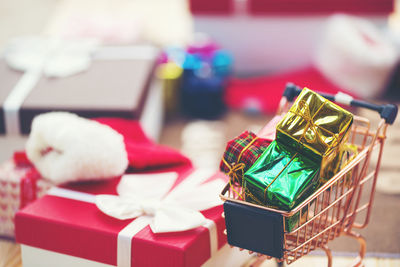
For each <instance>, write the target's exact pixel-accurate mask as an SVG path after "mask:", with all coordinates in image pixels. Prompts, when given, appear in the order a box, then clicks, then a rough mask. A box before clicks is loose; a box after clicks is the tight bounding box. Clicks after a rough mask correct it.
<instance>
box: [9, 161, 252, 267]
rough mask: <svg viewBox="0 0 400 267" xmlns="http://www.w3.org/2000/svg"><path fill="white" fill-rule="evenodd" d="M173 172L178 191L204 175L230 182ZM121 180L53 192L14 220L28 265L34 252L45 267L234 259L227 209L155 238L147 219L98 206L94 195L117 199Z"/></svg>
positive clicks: (194, 263)
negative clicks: (228, 243)
mask: <svg viewBox="0 0 400 267" xmlns="http://www.w3.org/2000/svg"><path fill="white" fill-rule="evenodd" d="M172 171H175V172H177V173H178V178H177V179H176V181H175V183H174V186H173V188H178V187H179V186H181V185H182V184H185V183H186V184H188V183H190V181H192V180H193V178H196V177H197V178H199V177H203V178H201V179H202V181H203V182H206V183H207V182H209V181H212V180H214V179H226V177H225V176H224V175H222V174H214V175H212V176H211V178H207V177H210V175H209V174H210V173H209V172H208V174H207V173H204V172H202V171H200V170H195V171H193V170H192V169H190V168H188V167H180V168H174V169H172ZM197 178H196V179H197ZM204 178H207V179H204ZM123 179H124V178H123ZM119 182H120V178H115V179H112V180H107V181H102V182H96V183H86V184H79V185H69V186H67V187H63V188H53V189H51V190H50V191H49V194H47V195H45V196H44V197H42V198H41V199H39V200H37V201H35V202H34V203H32V204H30V205H29V206H27V207H26V208H24V209H22V210H20V211H19V212H18V213H17V215H16V220H15V222H16V240H17V242H19V243H21V244H22V256H23V258H22V260H23V263H24V265H25V266H35V264H37V261H38V258H37V257H35V253H38V254H37V255H48V257H47V256H46V257H43V259H40V261H41V262H42V264H43V265H42V264H41V266H51V261H52V260H55V259H58V260H63V259H64V260H66V262H70V263H71V264H72V262H74V263H79V264H84V263H88V264H89V265H87V266H200V265H203V264H206V263H208V264H211V266H217V262H220V261H218V260H217V261H215V257H218V255H220V256H219V257H228V256H229V255H230V256H232V252H231V251H230V249H228V248H225V247H224V246H226V237H225V235H224V233H223V230H224V229H225V223H224V219H223V218H222V217H221V213H222V211H223V208H222V205H219V206H216V207H213V208H210V209H207V210H204V211H201V213H202V214H203V215H204V217H205V218H206V219H207V223H206V224H205V225H204V226H200V227H197V228H195V229H192V230H187V231H182V232H170V233H157V234H155V233H153V232H152V230H151V228H150V226H149V222H150V221H151V219H149V216H148V215H145V216H140V217H138V218H136V219H133V220H132V219H128V220H118V219H115V218H112V217H109V216H107V215H105V214H103V213H102V212H101V211H100V210H99V209H98V208H97V206H96V204H95V203H94V202H95V200H94V199H95V198H96V197H95V195H99V194H112V195H116V194H117V193H116V192H117V191H116V187H117V184H118V183H119ZM148 190H152V188H149V189H148ZM221 204H222V203H221ZM223 247H224V249H223V250H220V249H221V248H223ZM227 249H228V250H229V251H228V254H227V252H226V250H227ZM219 250H220V251H219ZM223 251H225V252H223ZM235 253H238V252H235ZM221 255H222V256H221ZM246 259H248V255H244V254H241V255H239V256H236V260H235V262H234V264H235V265H236V264H238V265H239V264H241V263H243V261H244V260H246ZM34 261H36V263H35V262H34ZM210 262H211V263H210ZM57 265H58V262H57Z"/></svg>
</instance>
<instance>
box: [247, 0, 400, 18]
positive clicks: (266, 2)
mask: <svg viewBox="0 0 400 267" xmlns="http://www.w3.org/2000/svg"><path fill="white" fill-rule="evenodd" d="M248 10H249V12H250V13H252V14H257V15H263V14H301V13H303V14H332V13H335V12H346V13H352V14H374V15H378V14H388V13H391V12H393V10H394V1H393V0H324V1H321V0H302V1H300V0H248Z"/></svg>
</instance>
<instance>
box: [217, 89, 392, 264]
mask: <svg viewBox="0 0 400 267" xmlns="http://www.w3.org/2000/svg"><path fill="white" fill-rule="evenodd" d="M300 92H301V89H300V88H298V87H297V86H295V85H293V84H288V85H287V86H286V89H285V92H284V95H283V97H282V100H281V103H280V107H279V110H278V114H281V113H284V112H286V111H287V110H288V108H289V106H290V103H292V102H293V100H294V98H296V96H297V95H298V94H299V93H300ZM321 95H322V96H324V97H325V98H327V99H329V100H331V101H334V102H337V103H339V104H347V105H350V106H354V107H362V108H368V109H371V110H374V111H377V112H378V113H379V114H380V117H381V119H380V121H379V123H378V125H377V126H376V129H372V128H371V125H370V121H369V120H368V119H366V118H362V117H358V116H355V117H354V122H353V125H352V128H351V130H350V137H349V141H348V142H349V143H351V144H353V147H356V149H357V150H358V153H357V154H356V155H355V157H354V158H353V159H351V160H350V161H349V162H348V163H347V165H346V166H345V167H344V168H342V169H341V170H340V171H339V172H338V173H337V174H335V175H334V177H332V178H331V179H330V180H329V181H328V182H326V183H325V184H324V185H323V186H321V187H320V188H318V190H317V191H315V192H314V193H313V194H312V195H310V196H309V197H308V198H307V199H306V200H304V201H303V202H302V203H301V204H299V205H298V206H297V207H296V208H295V209H293V210H292V211H290V212H286V211H281V210H277V209H274V208H270V207H265V206H259V205H256V204H253V203H249V202H245V201H244V200H243V199H241V196H242V193H243V189H242V187H241V186H239V185H235V184H233V183H232V184H230V183H228V184H227V185H226V186H225V188H224V189H223V191H222V193H221V195H220V197H221V199H222V200H223V201H224V214H223V216H224V217H225V218H226V226H227V227H226V228H227V230H226V231H225V233H226V234H227V235H228V243H229V244H230V245H233V246H239V247H240V246H242V248H241V249H243V248H244V249H247V250H249V253H253V252H255V253H257V256H259V258H258V260H257V261H256V263H255V265H258V264H260V263H261V262H262V261H263V260H265V259H270V258H276V259H277V261H278V262H283V261H285V262H286V263H287V264H290V263H292V262H294V261H296V260H297V259H299V258H301V257H302V256H304V255H307V254H308V253H309V252H311V251H313V250H315V249H317V248H321V249H323V250H324V251H325V253H326V255H327V257H328V266H331V265H332V254H331V251H330V250H329V248H328V247H327V243H328V242H329V241H331V240H333V239H335V238H337V237H339V236H342V235H346V236H350V237H352V238H355V239H357V240H358V241H359V244H360V251H359V257H358V258H357V260H356V262H355V265H356V266H357V265H361V264H362V260H363V258H364V256H365V251H366V241H365V239H364V238H363V237H362V236H361V235H360V234H359V233H357V232H355V231H354V229H361V228H364V227H366V226H367V225H368V222H369V220H370V215H371V209H372V203H373V200H374V194H375V186H376V181H377V177H378V172H379V167H380V163H381V157H382V151H383V145H384V143H385V139H386V130H387V127H388V125H389V124H393V122H394V120H395V118H396V116H397V106H395V105H391V104H385V105H375V104H371V103H367V102H364V101H359V100H354V99H352V98H351V97H350V96H347V95H343V94H337V95H335V96H334V95H326V94H321ZM290 219H292V221H295V222H296V225H295V227H292V228H291V230H290V231H288V230H287V229H286V228H288V227H287V226H286V225H287V224H286V223H285V222H287V220H290ZM244 222H245V223H244ZM232 229H236V230H232ZM255 232H256V233H257V234H256V235H255V234H254V233H255ZM248 234H249V235H252V236H248ZM237 239H242V240H246V239H247V240H249V239H251V242H250V243H251V244H250V243H249V244H248V245H246V244H245V243H246V242H244V243H240V245H238V244H237V243H236V242H235V240H237ZM242 244H245V245H244V246H243V245H242Z"/></svg>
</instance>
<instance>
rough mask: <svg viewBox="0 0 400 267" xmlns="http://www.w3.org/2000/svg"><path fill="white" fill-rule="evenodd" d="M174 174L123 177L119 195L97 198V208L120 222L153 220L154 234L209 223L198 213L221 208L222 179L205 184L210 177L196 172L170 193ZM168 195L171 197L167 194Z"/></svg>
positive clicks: (118, 187)
mask: <svg viewBox="0 0 400 267" xmlns="http://www.w3.org/2000/svg"><path fill="white" fill-rule="evenodd" d="M177 177H178V175H177V173H174V172H172V173H171V172H169V173H160V174H152V175H148V174H144V175H138V174H135V175H129V174H128V175H124V176H123V177H122V178H121V181H120V183H119V184H118V186H117V192H118V195H119V196H116V195H97V196H96V205H97V207H98V208H99V209H100V210H101V211H102V212H104V213H105V214H107V215H109V216H111V217H114V218H117V219H120V220H125V219H133V218H136V217H139V216H142V215H151V216H153V221H152V222H151V223H150V227H151V230H152V231H153V232H154V233H165V232H177V231H185V230H189V229H193V228H196V227H199V226H203V225H204V224H205V223H206V222H207V219H206V218H205V217H204V216H203V215H202V214H201V213H200V212H199V210H205V209H208V208H211V207H215V206H218V205H221V203H222V202H221V200H220V199H219V192H220V190H221V188H222V187H223V186H224V182H223V181H222V180H221V179H216V180H212V181H210V182H206V183H202V182H204V180H205V179H207V178H209V177H210V176H207V175H205V174H204V173H201V172H197V173H196V175H190V176H189V177H188V178H187V179H185V180H184V181H182V182H181V183H180V184H179V185H178V186H176V187H175V188H174V189H173V190H172V191H171V192H170V193H168V192H169V191H170V189H171V187H172V185H173V184H174V182H175V180H176V179H177ZM167 193H168V194H167Z"/></svg>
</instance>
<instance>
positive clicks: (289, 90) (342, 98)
mask: <svg viewBox="0 0 400 267" xmlns="http://www.w3.org/2000/svg"><path fill="white" fill-rule="evenodd" d="M301 90H302V89H301V88H300V87H299V86H297V85H295V84H293V83H287V84H286V88H285V91H284V92H283V96H284V97H286V99H287V100H288V101H289V102H293V100H294V99H295V98H296V97H297V96H298V95H299V94H300V92H301ZM319 94H320V95H322V96H323V97H325V98H326V99H328V100H330V101H334V102H337V103H340V104H347V105H349V106H353V107H362V108H367V109H371V110H375V111H377V112H378V113H379V114H380V116H381V118H383V119H384V120H385V122H386V123H388V124H393V122H394V121H395V119H396V116H397V110H398V108H397V106H396V105H393V104H382V105H376V104H373V103H369V102H365V101H361V100H356V99H353V98H352V97H351V96H349V95H346V94H343V93H338V94H337V95H330V94H325V93H319Z"/></svg>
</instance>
